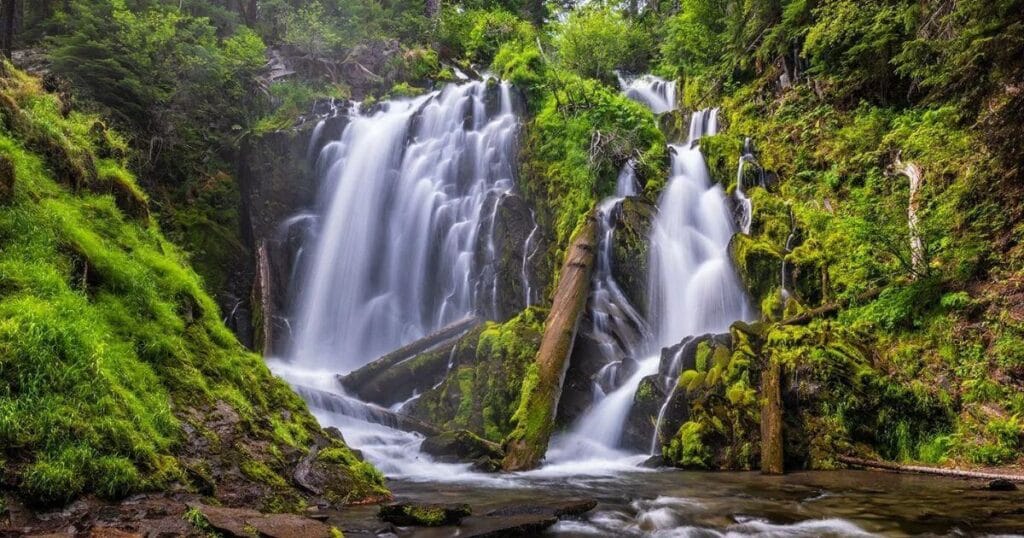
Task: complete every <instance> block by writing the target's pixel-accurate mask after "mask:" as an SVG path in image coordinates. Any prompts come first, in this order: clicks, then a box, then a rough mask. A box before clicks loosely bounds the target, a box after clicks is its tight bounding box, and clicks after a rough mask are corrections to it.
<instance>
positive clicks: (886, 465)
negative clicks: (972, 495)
mask: <svg viewBox="0 0 1024 538" xmlns="http://www.w3.org/2000/svg"><path fill="white" fill-rule="evenodd" d="M836 459H838V460H839V461H840V462H841V463H845V464H847V465H854V466H857V467H865V468H869V469H882V470H886V471H895V472H898V473H915V474H931V475H938V476H950V477H954V478H976V479H980V480H1009V481H1011V482H1024V475H1013V474H1002V473H988V472H984V471H963V470H960V469H942V468H939V467H925V466H923V465H903V464H899V463H892V462H888V461H873V460H866V459H862V458H854V457H851V456H839V457H838V458H836Z"/></svg>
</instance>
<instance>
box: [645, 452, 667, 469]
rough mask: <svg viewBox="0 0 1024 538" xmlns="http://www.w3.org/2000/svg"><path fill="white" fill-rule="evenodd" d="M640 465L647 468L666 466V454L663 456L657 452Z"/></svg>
mask: <svg viewBox="0 0 1024 538" xmlns="http://www.w3.org/2000/svg"><path fill="white" fill-rule="evenodd" d="M640 466H641V467H644V468H647V469H659V468H661V467H665V456H662V455H661V454H655V455H654V456H651V457H649V458H647V459H646V460H644V462H643V463H641V464H640Z"/></svg>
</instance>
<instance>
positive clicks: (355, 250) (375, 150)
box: [290, 81, 529, 372]
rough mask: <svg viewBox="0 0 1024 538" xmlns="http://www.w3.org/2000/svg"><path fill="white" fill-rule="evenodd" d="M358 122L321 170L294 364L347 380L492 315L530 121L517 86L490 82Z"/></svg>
mask: <svg viewBox="0 0 1024 538" xmlns="http://www.w3.org/2000/svg"><path fill="white" fill-rule="evenodd" d="M351 116H352V119H351V122H350V123H349V124H348V125H347V126H346V128H345V129H344V131H343V133H342V135H341V138H340V139H339V140H337V141H333V142H330V143H328V144H327V145H326V146H325V147H324V149H323V150H322V151H321V153H320V155H319V158H318V161H317V170H318V173H319V177H320V181H321V192H320V195H319V196H320V198H319V199H320V201H321V203H320V207H319V215H318V222H319V225H318V226H317V227H316V230H315V231H314V234H315V240H314V241H313V245H312V251H311V252H310V253H309V254H308V255H307V258H308V259H309V260H310V261H309V263H307V264H306V267H305V268H304V270H303V272H302V273H301V274H300V278H301V279H302V280H301V281H300V283H301V286H300V289H301V292H300V293H299V294H298V297H297V301H296V307H295V308H294V312H293V313H292V314H293V319H292V325H293V326H294V327H296V335H295V338H294V341H293V344H292V348H291V350H290V357H291V359H292V361H293V362H296V363H297V364H302V365H305V366H308V367H314V368H324V369H327V368H332V369H333V370H334V371H336V372H345V371H349V370H352V369H354V368H357V367H359V366H361V365H363V364H365V363H366V362H368V361H370V360H372V359H374V358H376V357H378V356H380V355H381V354H383V353H386V352H388V351H391V350H393V349H395V348H397V347H399V346H401V345H403V344H405V343H407V342H409V341H412V340H415V339H417V338H420V337H422V336H424V335H426V334H429V333H430V332H432V331H433V330H436V329H437V328H439V327H442V326H444V325H445V324H447V323H450V322H452V321H455V320H457V319H461V318H463V317H465V316H467V315H470V314H473V313H477V314H481V315H484V316H485V317H493V316H494V310H495V309H496V297H495V295H496V291H497V288H498V283H497V279H498V277H497V273H496V270H495V267H494V263H495V261H496V259H497V252H496V248H495V241H494V237H493V232H494V224H495V220H496V213H497V211H498V208H499V205H500V203H501V201H502V200H503V198H504V197H505V196H507V195H509V194H511V192H512V188H513V184H514V170H515V162H516V141H517V135H518V125H519V120H518V118H517V116H516V114H515V113H514V105H513V97H512V92H511V88H510V86H509V85H508V84H495V83H494V82H493V81H490V82H471V83H467V84H463V85H458V86H456V85H449V86H447V87H446V88H445V89H443V90H441V91H437V92H433V93H430V94H428V95H425V96H422V97H420V98H417V99H411V100H401V101H390V102H385V103H383V104H381V105H380V107H379V110H377V111H373V112H362V111H360V107H354V109H353V111H352V112H351ZM527 257H528V256H527ZM527 299H529V297H527Z"/></svg>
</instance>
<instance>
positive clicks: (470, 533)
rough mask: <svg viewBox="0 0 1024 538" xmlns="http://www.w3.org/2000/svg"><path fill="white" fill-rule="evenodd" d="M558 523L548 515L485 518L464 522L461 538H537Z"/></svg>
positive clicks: (472, 518) (460, 530) (471, 518)
mask: <svg viewBox="0 0 1024 538" xmlns="http://www.w3.org/2000/svg"><path fill="white" fill-rule="evenodd" d="M555 523H558V518H557V517H554V516H548V515H521V516H483V517H470V518H466V519H465V520H463V522H462V525H461V526H460V527H459V536H460V538H499V537H500V538H505V537H511V536H537V535H539V534H541V533H542V532H544V530H545V529H547V528H548V527H551V526H553V525H554V524H555Z"/></svg>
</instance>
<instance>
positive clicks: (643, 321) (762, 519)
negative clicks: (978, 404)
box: [268, 76, 1024, 536]
mask: <svg viewBox="0 0 1024 538" xmlns="http://www.w3.org/2000/svg"><path fill="white" fill-rule="evenodd" d="M622 83H623V91H624V93H625V94H626V95H627V96H629V97H630V98H632V99H635V100H637V101H639V102H642V103H645V104H647V105H648V106H649V107H651V108H652V110H654V111H655V112H658V113H661V112H667V111H669V110H671V109H672V107H673V106H674V103H675V101H676V97H675V85H674V84H673V83H669V82H666V81H662V80H659V79H656V78H654V77H650V76H647V77H641V78H638V79H634V80H632V81H626V80H623V81H622ZM520 108H521V104H520V103H519V102H518V101H517V98H516V97H515V92H514V90H513V89H512V88H511V87H510V86H509V85H507V84H495V83H493V82H491V83H488V82H470V83H465V84H462V85H458V86H456V85H449V86H448V87H446V88H445V89H444V90H441V91H438V92H434V93H431V94H428V95H426V96H423V97H420V98H418V99H413V100H407V101H397V102H389V103H385V104H383V106H382V107H381V108H380V109H379V110H375V111H365V112H364V111H360V110H359V109H358V108H357V107H354V108H353V111H352V113H351V115H352V120H351V122H350V123H349V125H348V127H347V128H346V129H345V130H344V132H343V134H342V136H341V138H340V140H337V141H334V142H332V143H330V144H328V145H327V146H326V147H325V148H324V149H323V151H322V152H321V153H320V155H319V156H318V162H317V168H318V170H319V175H320V177H321V184H322V187H321V188H322V192H321V195H320V199H321V207H320V208H318V211H317V212H316V214H315V215H308V216H305V217H304V219H313V221H314V224H313V225H312V226H311V229H312V230H313V232H312V233H311V235H310V239H309V241H308V243H309V245H310V247H309V250H310V253H309V254H308V255H304V256H303V257H301V258H300V260H301V263H300V266H299V267H296V268H294V274H295V275H296V277H295V280H296V282H295V283H293V284H297V286H296V288H297V289H299V290H300V291H299V293H298V295H297V297H296V298H295V305H296V306H295V311H294V312H293V315H292V319H291V320H290V321H291V323H292V325H293V326H294V327H295V328H296V334H295V337H294V340H293V341H292V342H291V345H290V351H289V353H288V354H287V356H286V357H282V358H279V359H269V360H268V364H269V365H270V367H271V369H272V370H273V371H274V372H275V373H276V374H278V375H279V376H281V377H282V378H284V379H285V380H287V381H288V382H290V383H291V384H292V385H293V386H294V387H296V389H297V390H298V392H299V393H300V395H302V396H303V398H304V399H305V400H306V401H307V403H308V404H309V406H310V409H311V410H312V411H313V413H314V414H315V415H316V416H317V418H318V419H319V420H320V422H321V423H322V424H323V425H324V426H325V427H326V426H335V427H338V428H339V429H340V430H341V431H342V432H343V434H344V436H345V439H346V441H347V442H348V443H349V444H350V445H351V446H353V447H355V448H357V449H358V450H360V451H361V453H362V454H363V455H364V457H366V459H368V460H369V461H371V462H372V463H373V464H374V465H375V466H377V468H379V469H380V470H381V471H382V472H384V474H385V475H386V476H387V477H388V479H389V483H388V485H389V487H390V488H391V489H392V490H393V491H394V493H395V494H396V496H397V497H399V498H401V499H403V500H413V501H424V502H465V503H469V504H471V505H472V506H473V507H474V511H475V512H481V511H486V510H487V509H488V508H492V507H499V506H504V505H508V504H515V503H524V502H529V503H544V502H545V501H546V500H552V501H554V500H561V499H564V498H566V497H587V498H594V499H596V500H597V501H598V502H599V504H598V506H597V508H596V509H595V510H593V511H591V512H589V513H588V514H586V515H585V516H584V517H582V518H580V519H575V520H564V521H561V522H560V523H558V524H557V525H556V526H555V527H553V528H551V529H550V530H549V531H548V534H551V535H562V536H594V535H602V536H740V535H766V536H864V535H875V534H880V535H904V534H937V535H945V534H984V533H999V532H1007V531H1009V530H1011V529H1014V528H1018V529H1019V528H1024V508H1021V507H1024V504H1022V502H1021V501H1024V495H1022V494H1020V493H1017V492H1011V493H994V492H988V491H985V490H983V489H981V488H979V487H978V485H977V484H973V483H969V482H963V481H958V480H947V479H935V478H924V477H915V476H898V475H892V474H879V473H871V472H855V471H842V472H831V473H824V472H805V473H793V474H789V475H786V476H783V477H765V476H761V475H759V474H756V473H698V472H684V471H677V470H665V469H659V470H650V469H645V468H643V467H642V466H641V464H642V463H643V462H644V461H645V460H646V459H647V458H648V456H649V454H650V452H652V451H654V449H655V448H656V447H657V437H655V438H654V439H653V440H652V442H651V443H650V447H648V446H647V443H646V441H645V442H644V443H643V444H644V446H643V448H642V449H640V450H638V449H636V448H635V447H634V448H632V449H631V448H628V447H626V446H624V445H623V442H622V431H623V428H624V425H625V421H626V420H627V415H628V413H629V410H630V406H631V404H632V402H633V398H634V393H635V392H636V391H637V388H638V385H639V384H640V382H641V381H642V380H643V379H644V378H645V377H649V376H658V377H659V380H660V382H661V383H662V384H663V386H664V387H665V388H666V389H670V387H672V386H674V385H675V378H676V377H677V376H678V375H679V371H678V370H679V368H678V365H674V364H673V362H672V361H669V362H668V363H664V361H660V360H659V356H658V352H659V351H660V350H661V349H662V348H663V347H667V346H671V345H673V344H675V343H677V342H679V341H680V340H682V339H683V338H684V337H692V336H697V335H700V334H704V333H708V332H722V331H724V330H726V329H727V328H728V326H729V324H731V323H732V322H733V321H736V320H743V319H749V318H751V317H752V316H753V315H754V313H753V312H752V310H751V308H750V306H749V305H748V304H747V300H746V298H745V296H744V294H743V292H742V291H741V288H740V286H739V283H738V280H737V278H736V275H735V271H734V269H733V268H732V266H731V262H730V261H729V258H728V255H727V247H728V243H729V240H730V238H731V237H732V235H733V234H734V233H737V232H740V233H742V232H744V231H746V227H747V226H749V204H748V205H747V206H744V205H743V204H742V202H743V201H745V200H746V197H745V194H744V193H743V191H742V189H741V190H740V191H739V193H738V194H737V196H738V197H740V202H741V203H740V204H739V207H740V208H741V209H743V211H740V212H739V216H738V217H736V216H735V214H734V212H733V209H731V208H730V206H729V202H728V200H727V197H726V195H725V193H724V191H723V190H722V187H721V186H720V185H717V184H715V183H713V182H712V181H711V180H710V178H709V177H708V172H707V168H706V166H705V165H704V162H703V157H702V155H701V153H700V150H699V141H700V138H701V137H702V136H705V135H709V134H714V132H715V131H716V130H717V119H716V115H717V111H713V110H709V111H703V112H698V113H695V114H694V115H693V116H692V119H691V122H690V125H691V128H690V133H689V137H688V140H686V141H683V142H682V143H680V144H678V145H673V146H672V147H671V153H672V170H671V172H672V173H671V177H670V181H669V183H668V186H667V187H666V189H665V192H664V193H663V194H662V198H661V200H659V203H658V210H659V212H658V216H657V218H656V222H655V223H654V227H653V232H652V236H651V238H650V240H651V258H650V260H649V261H650V266H651V267H652V274H651V277H650V282H649V288H650V289H649V299H648V302H649V303H650V305H649V310H650V311H649V312H646V313H643V312H639V311H638V310H637V309H636V308H635V307H634V306H633V305H630V304H629V301H628V300H627V299H626V298H625V295H624V294H623V293H622V291H621V290H620V289H619V287H618V284H617V283H616V282H615V280H614V278H612V277H611V271H610V269H611V268H610V263H611V256H610V255H609V249H610V244H611V240H612V237H613V234H614V232H615V230H614V226H613V225H612V220H613V219H611V218H610V217H611V216H612V215H613V214H614V211H616V210H617V207H618V205H619V204H621V203H622V201H623V200H624V199H625V198H626V197H629V196H634V195H635V194H636V192H637V189H636V178H635V177H634V176H633V174H632V169H631V164H627V165H626V167H625V168H624V169H623V171H622V174H621V175H620V177H619V183H618V188H617V192H616V194H615V196H614V197H611V198H609V199H608V200H605V201H604V202H603V203H602V204H601V205H600V207H599V215H600V218H601V222H602V226H601V239H600V241H599V252H598V253H597V255H598V259H597V264H596V265H597V267H596V270H595V276H594V279H593V282H592V286H591V292H592V299H591V302H590V305H591V306H590V308H591V316H590V319H591V320H592V321H593V327H591V331H590V332H591V333H593V334H597V335H599V336H600V335H604V336H605V337H606V338H604V339H603V340H599V341H600V345H601V349H602V354H603V355H606V356H605V362H606V368H605V369H603V370H602V374H599V375H598V376H597V379H595V382H594V385H595V387H594V391H595V395H594V403H593V405H592V406H591V407H590V408H589V409H588V410H587V411H586V412H585V413H584V414H583V416H581V417H580V418H579V419H578V420H577V421H576V422H575V423H574V425H573V426H572V427H571V428H569V429H568V430H567V431H565V432H563V433H561V434H559V435H556V437H555V438H554V439H553V440H552V443H551V447H550V449H549V451H548V454H547V457H546V461H545V464H544V466H543V467H541V468H540V469H538V470H535V471H531V472H526V473H516V474H505V475H491V474H482V473H478V472H473V471H471V470H470V465H469V464H451V463H442V462H439V461H435V460H434V459H432V458H431V457H429V456H427V455H425V454H422V453H421V452H420V451H419V446H420V444H421V443H422V441H423V437H422V436H421V435H419V434H415V433H410V432H406V431H402V430H400V429H396V428H394V427H392V426H394V424H390V423H389V418H388V417H389V416H390V415H389V414H388V412H387V411H388V410H385V409H383V408H380V407H376V406H374V405H372V404H367V403H364V402H361V401H359V400H358V399H356V398H354V397H351V396H350V395H347V394H345V393H344V391H343V390H342V389H341V387H340V386H339V385H338V383H337V379H336V375H337V374H339V373H347V372H350V371H352V370H354V369H357V368H359V367H360V366H362V365H364V364H366V363H368V362H369V361H371V360H373V359H374V358H376V357H378V356H380V355H382V354H383V353H386V352H388V351H391V350H393V349H396V348H398V347H399V346H402V345H405V344H407V343H410V342H412V341H414V340H416V339H418V338H422V337H423V336H424V335H427V334H429V333H431V332H432V331H435V330H437V329H439V328H441V327H443V326H445V325H446V324H447V323H450V322H452V321H455V320H459V319H462V318H463V317H465V316H467V315H478V316H482V317H486V318H494V317H495V316H496V314H497V310H498V308H499V305H498V303H499V301H498V297H499V295H500V294H501V291H502V290H500V289H499V277H498V275H497V269H496V263H497V259H498V258H499V253H498V251H499V247H500V245H497V244H496V239H495V231H494V230H495V222H496V220H497V214H498V212H499V204H501V203H502V201H503V200H504V199H505V197H508V196H513V195H514V193H515V191H516V177H515V166H514V163H515V159H516V141H517V138H518V132H519V128H520V118H519V116H518V113H517V110H519V109H520ZM745 158H747V159H749V158H750V157H749V156H745ZM741 166H742V164H741ZM741 175H742V169H741ZM536 233H537V225H536V223H533V232H532V233H530V234H529V237H526V238H525V244H524V245H522V246H521V248H519V250H518V251H517V252H521V254H520V257H521V259H522V265H523V267H522V268H521V269H518V268H517V269H516V271H515V273H516V274H517V275H519V274H521V280H522V282H518V283H517V285H518V286H519V289H518V291H517V293H516V294H515V298H516V299H515V300H516V301H519V302H520V303H522V304H518V305H517V306H516V307H517V308H523V307H526V306H528V305H529V304H530V303H531V302H533V301H534V300H535V299H536V297H535V295H536V293H535V292H533V291H532V287H531V282H530V278H529V271H528V270H527V269H528V268H527V265H528V262H529V259H530V256H531V249H535V248H536V247H535V246H531V245H532V242H534V241H535V239H534V236H535V235H536ZM665 290H672V293H667V292H666V291H665ZM626 357H630V358H634V359H638V360H637V361H636V362H637V363H638V366H637V368H636V370H635V371H633V372H632V374H631V375H628V376H618V375H614V374H615V371H616V369H617V368H619V367H621V366H622V361H623V360H624V359H625V358H626ZM644 357H647V358H644ZM619 378H625V379H619ZM612 379H618V382H612V381H610V380H612ZM668 393H670V390H669V392H668ZM415 397H416V396H415V395H414V396H413V398H415ZM400 408H401V404H396V406H394V407H393V408H392V409H391V411H395V410H399V409H400ZM660 420H661V417H660V416H659V417H658V421H659V422H660ZM657 430H658V428H657V426H656V427H655V436H656V435H657ZM375 514H376V509H375V508H374V507H363V508H359V507H356V508H347V509H345V510H343V511H341V512H336V513H332V515H331V517H332V520H331V521H332V522H333V523H335V524H336V525H338V527H339V528H342V529H344V530H345V531H346V535H347V536H359V535H363V534H367V535H376V534H379V532H378V531H380V530H381V527H380V523H379V522H378V521H377V520H376V519H375ZM387 532H398V534H400V535H406V534H410V533H412V532H413V531H411V530H409V531H407V530H401V529H399V530H397V531H395V530H394V529H387ZM415 532H416V535H417V536H420V535H422V536H460V535H463V534H460V533H462V532H463V531H460V530H458V529H456V528H442V529H434V530H429V531H428V530H423V529H420V530H418V531H415Z"/></svg>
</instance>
